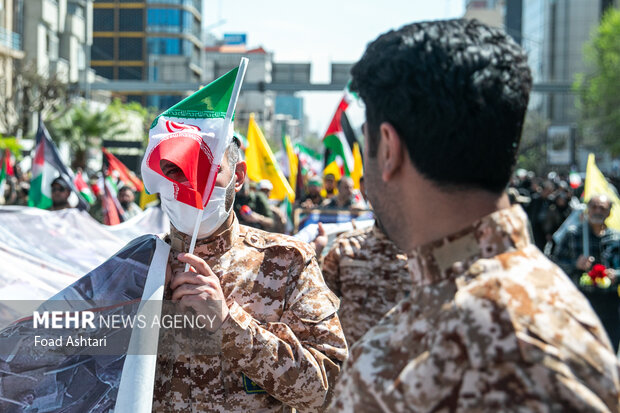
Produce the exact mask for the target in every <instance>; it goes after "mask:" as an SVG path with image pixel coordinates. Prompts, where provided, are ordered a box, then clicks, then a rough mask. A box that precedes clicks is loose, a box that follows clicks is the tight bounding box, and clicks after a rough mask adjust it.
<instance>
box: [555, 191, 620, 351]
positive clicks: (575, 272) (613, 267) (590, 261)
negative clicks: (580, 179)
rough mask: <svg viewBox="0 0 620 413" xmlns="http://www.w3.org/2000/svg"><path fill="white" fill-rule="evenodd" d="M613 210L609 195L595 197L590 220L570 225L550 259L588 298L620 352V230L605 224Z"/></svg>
mask: <svg viewBox="0 0 620 413" xmlns="http://www.w3.org/2000/svg"><path fill="white" fill-rule="evenodd" d="M610 212H611V201H610V199H609V198H608V197H607V196H606V195H594V196H592V197H591V198H590V200H589V201H588V209H587V214H586V219H587V221H586V222H580V223H579V224H577V225H571V226H570V227H568V230H567V231H566V234H565V235H564V236H563V237H562V239H561V240H560V242H559V243H558V244H557V245H556V246H555V248H554V250H553V253H552V255H551V257H550V258H551V259H552V260H553V261H554V262H555V263H556V264H558V265H559V266H560V267H561V268H562V269H563V270H564V271H565V272H566V274H568V275H569V276H570V277H571V278H572V279H573V281H574V282H575V284H576V285H577V286H578V287H579V289H580V290H581V291H582V292H583V293H584V295H585V296H586V297H587V298H588V299H589V301H590V304H591V305H592V308H593V309H594V311H595V312H596V314H597V315H598V316H599V318H600V319H601V321H602V323H603V326H604V327H605V330H606V331H607V335H608V336H609V338H610V340H611V344H612V346H613V347H614V351H616V352H617V351H618V346H619V344H620V313H619V310H620V297H619V296H618V277H617V274H616V271H617V270H620V232H618V231H616V230H614V229H612V228H608V227H607V226H606V225H605V220H606V219H607V218H609V215H610ZM584 233H585V234H586V235H584ZM595 266H597V268H600V266H603V268H602V272H601V274H600V277H598V276H597V275H599V274H596V273H594V272H593V271H594V267H595ZM597 278H600V280H597ZM605 279H606V280H605ZM589 281H592V282H589Z"/></svg>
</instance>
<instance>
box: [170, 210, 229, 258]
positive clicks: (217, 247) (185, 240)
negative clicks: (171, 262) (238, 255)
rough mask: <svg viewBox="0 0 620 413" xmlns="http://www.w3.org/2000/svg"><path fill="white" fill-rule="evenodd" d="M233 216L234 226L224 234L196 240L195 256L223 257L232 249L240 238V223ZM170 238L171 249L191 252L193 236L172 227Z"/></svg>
mask: <svg viewBox="0 0 620 413" xmlns="http://www.w3.org/2000/svg"><path fill="white" fill-rule="evenodd" d="M231 214H233V221H232V224H231V225H230V226H229V227H228V228H226V229H225V230H224V231H223V232H221V233H220V234H218V235H216V236H210V237H207V238H203V239H198V240H196V247H195V248H194V255H198V256H199V257H201V258H204V257H209V256H216V255H222V254H224V253H225V252H226V251H228V250H229V249H231V248H232V246H233V245H234V244H235V242H236V241H237V238H239V221H237V217H236V216H235V215H234V212H231ZM169 238H170V248H171V249H172V250H173V251H176V252H187V251H188V250H189V244H190V243H191V240H192V237H191V235H187V234H184V233H182V232H180V231H179V230H177V229H176V228H174V227H173V226H171V227H170V235H169Z"/></svg>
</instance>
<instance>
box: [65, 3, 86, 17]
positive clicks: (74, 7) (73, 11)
mask: <svg viewBox="0 0 620 413" xmlns="http://www.w3.org/2000/svg"><path fill="white" fill-rule="evenodd" d="M67 14H69V15H74V16H78V17H81V18H84V6H82V5H81V4H78V3H71V2H69V3H67Z"/></svg>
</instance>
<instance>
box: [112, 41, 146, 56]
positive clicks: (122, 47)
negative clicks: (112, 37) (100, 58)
mask: <svg viewBox="0 0 620 413" xmlns="http://www.w3.org/2000/svg"><path fill="white" fill-rule="evenodd" d="M142 59H143V56H142V38H135V37H119V39H118V60H142Z"/></svg>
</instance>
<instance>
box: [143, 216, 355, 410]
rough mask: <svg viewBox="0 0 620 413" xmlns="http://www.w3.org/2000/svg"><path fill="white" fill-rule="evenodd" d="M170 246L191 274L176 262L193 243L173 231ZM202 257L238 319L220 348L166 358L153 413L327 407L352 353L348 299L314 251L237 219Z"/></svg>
mask: <svg viewBox="0 0 620 413" xmlns="http://www.w3.org/2000/svg"><path fill="white" fill-rule="evenodd" d="M168 240H169V241H170V242H171V247H172V250H171V254H170V257H169V268H172V270H173V271H179V270H180V271H183V266H184V264H183V263H181V262H180V261H178V260H177V259H176V256H177V255H178V252H180V251H187V249H188V245H189V241H190V237H188V236H185V235H184V234H179V233H177V232H173V233H172V234H171V235H170V236H169V237H168ZM195 254H196V255H198V256H200V257H201V258H203V259H204V260H205V261H206V262H207V264H209V266H210V267H211V269H212V270H213V272H214V273H215V274H217V276H218V277H219V278H220V282H221V286H222V290H223V292H224V295H225V297H226V300H227V303H228V305H229V308H230V313H229V315H228V317H227V318H226V320H225V322H224V323H223V324H222V327H221V328H220V329H219V333H220V337H221V339H220V340H221V341H220V343H218V344H221V346H220V348H219V349H216V351H214V352H211V353H208V354H200V353H197V355H193V354H194V353H192V355H187V354H184V353H183V352H174V351H173V352H172V353H170V352H165V353H164V354H162V352H161V351H158V353H159V354H158V357H157V371H156V376H155V391H154V399H153V410H154V411H160V412H170V411H183V412H190V411H191V412H195V411H201V412H237V411H239V412H276V411H277V412H282V411H290V410H291V408H296V409H297V410H298V411H304V412H306V411H320V410H323V409H324V404H326V403H327V402H328V399H329V397H328V396H331V390H332V384H333V382H334V381H335V378H336V376H337V375H338V373H339V371H340V365H341V362H342V361H343V360H344V359H345V358H346V357H347V347H346V342H345V338H344V335H343V332H342V328H341V326H340V322H339V321H338V316H337V314H336V311H337V309H338V298H337V297H336V296H335V295H334V294H333V293H332V292H331V291H329V289H328V288H327V287H326V285H325V283H324V281H323V277H322V276H321V272H320V270H319V266H318V263H317V261H316V258H315V254H314V251H313V250H312V248H311V247H309V246H308V245H307V244H305V243H302V242H299V241H297V240H294V239H293V238H291V237H288V236H285V235H280V234H271V233H267V232H263V231H261V230H258V229H254V228H250V227H245V226H240V225H239V224H238V221H237V220H236V219H235V220H234V222H233V225H232V226H231V227H230V228H229V229H228V230H226V231H225V232H224V233H223V234H221V235H219V236H218V237H216V238H215V239H208V240H206V241H204V240H202V241H201V240H199V241H198V242H197V244H196V249H195ZM169 294H170V291H166V292H165V296H169ZM176 339H177V337H175V340H176ZM178 339H179V340H182V339H183V338H182V337H178ZM161 341H162V338H161V336H160V345H161ZM328 393H330V394H329V395H328Z"/></svg>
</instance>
